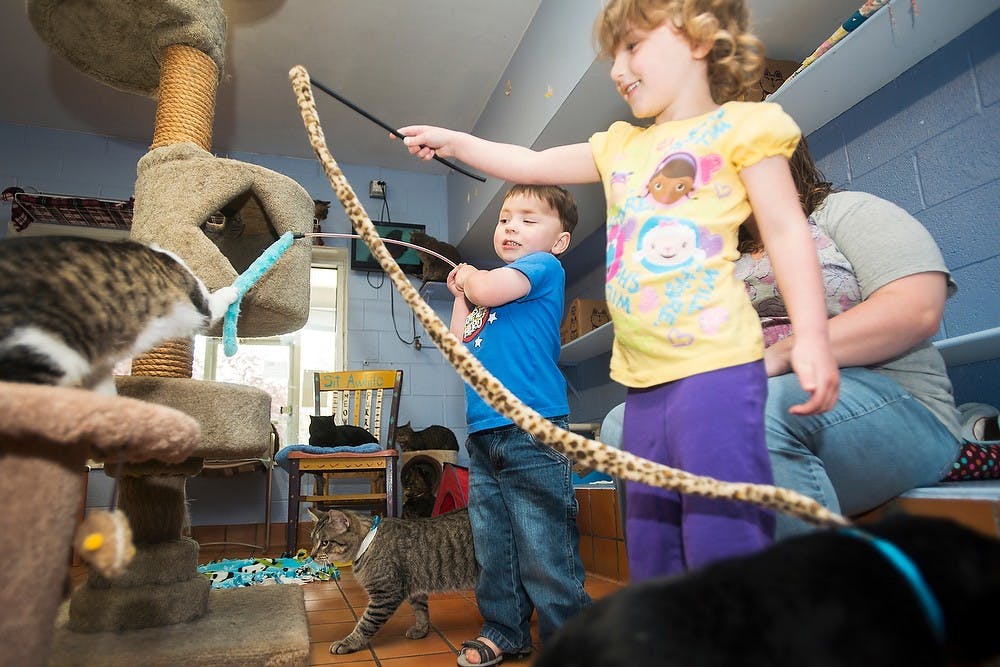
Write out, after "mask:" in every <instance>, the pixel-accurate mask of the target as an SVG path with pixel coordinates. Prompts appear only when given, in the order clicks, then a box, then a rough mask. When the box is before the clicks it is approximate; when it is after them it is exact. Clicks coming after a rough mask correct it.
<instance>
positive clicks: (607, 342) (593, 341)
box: [559, 322, 615, 366]
mask: <svg viewBox="0 0 1000 667" xmlns="http://www.w3.org/2000/svg"><path fill="white" fill-rule="evenodd" d="M614 340H615V328H614V325H613V324H612V323H611V322H608V323H607V324H602V325H601V326H599V327H597V328H596V329H594V330H593V331H588V332H587V333H585V334H584V335H582V336H580V337H579V338H577V339H576V340H571V341H570V342H568V343H566V344H565V345H563V346H562V352H561V353H560V354H559V365H560V366H575V365H577V364H578V363H580V362H582V361H586V360H587V359H590V358H592V357H596V356H597V355H599V354H603V353H604V352H610V351H611V344H612V343H613V342H614Z"/></svg>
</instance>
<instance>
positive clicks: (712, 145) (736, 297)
mask: <svg viewBox="0 0 1000 667" xmlns="http://www.w3.org/2000/svg"><path fill="white" fill-rule="evenodd" d="M799 137H800V133H799V128H798V126H796V125H795V121H793V120H792V119H791V117H789V116H788V115H787V114H786V113H785V112H784V111H782V110H781V107H779V106H778V105H777V104H769V103H766V102H765V103H760V102H728V103H726V104H724V105H722V106H721V107H720V108H719V109H717V110H715V111H713V112H710V113H707V114H704V115H701V116H696V117H694V118H687V119H684V120H679V121H673V122H668V123H662V124H659V125H654V126H653V127H650V128H640V127H635V126H634V125H631V124H629V123H626V122H618V123H615V124H614V125H612V126H611V127H610V128H609V129H608V130H607V131H606V132H598V133H597V134H595V135H594V136H592V137H591V138H590V145H591V148H592V149H593V152H594V161H595V163H596V164H597V168H598V170H599V171H600V173H601V179H602V181H603V182H604V194H605V197H606V199H607V202H608V223H607V224H608V227H607V233H608V245H607V277H606V284H605V293H606V296H607V301H608V310H609V312H610V313H611V317H612V320H613V321H614V323H615V342H614V347H613V350H612V355H611V377H612V378H613V379H614V380H616V381H617V382H620V383H622V384H623V385H625V386H627V387H651V386H654V385H658V384H662V383H664V382H670V381H671V380H677V379H679V378H683V377H687V376H689V375H693V374H695V373H702V372H705V371H710V370H715V369H718V368H726V367H728V366H735V365H737V364H743V363H748V362H751V361H755V360H757V359H760V358H761V357H762V356H763V354H764V345H763V341H762V338H761V329H760V322H759V320H758V318H757V314H756V312H755V311H754V309H753V307H752V306H751V304H750V300H749V299H748V298H747V296H746V292H745V290H744V287H743V283H742V282H741V281H739V280H737V279H736V278H735V277H734V275H733V267H734V263H735V261H736V260H737V259H738V258H739V253H738V252H737V250H736V245H737V232H738V229H739V226H740V224H741V223H742V222H743V221H744V220H746V218H747V216H748V215H750V203H749V202H748V201H747V193H746V189H745V188H744V187H743V182H742V181H741V180H740V175H739V173H740V170H741V169H743V168H744V167H749V166H751V165H753V164H755V163H757V162H759V161H760V160H762V159H764V158H766V157H770V156H774V155H784V156H785V157H789V156H791V154H792V151H794V150H795V146H796V145H797V144H798V141H799Z"/></svg>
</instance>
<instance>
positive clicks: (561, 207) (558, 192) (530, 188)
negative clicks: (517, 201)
mask: <svg viewBox="0 0 1000 667" xmlns="http://www.w3.org/2000/svg"><path fill="white" fill-rule="evenodd" d="M514 195H522V196H526V197H535V198H536V199H540V200H542V201H543V202H545V203H546V204H548V205H549V206H551V207H552V209H553V210H554V211H555V212H556V213H557V214H558V215H559V221H560V222H562V228H563V231H564V232H569V233H570V234H572V233H573V230H574V229H576V223H577V219H578V217H579V215H578V213H577V210H576V201H574V200H573V195H571V194H570V193H569V192H568V191H566V190H565V189H564V188H561V187H559V186H558V185H525V184H518V185H515V186H513V187H511V189H510V190H508V191H507V194H505V195H504V197H503V199H504V201H507V200H508V199H509V198H510V197H512V196H514Z"/></svg>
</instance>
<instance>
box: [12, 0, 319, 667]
mask: <svg viewBox="0 0 1000 667" xmlns="http://www.w3.org/2000/svg"><path fill="white" fill-rule="evenodd" d="M27 9H28V14H29V18H30V19H31V22H32V25H33V26H34V28H35V30H36V31H37V32H38V34H39V35H40V36H41V37H42V39H43V40H44V41H46V43H48V44H49V46H50V47H51V48H52V49H53V50H54V51H56V52H57V53H59V54H60V55H62V56H63V57H64V58H66V59H67V60H68V61H69V62H71V63H72V64H74V65H75V66H76V67H77V68H79V69H80V70H82V71H83V72H85V73H86V74H89V75H90V76H93V77H94V78H96V79H98V80H100V81H102V82H104V83H106V84H108V85H110V86H112V87H115V88H118V89H120V90H125V91H128V92H133V93H137V94H143V95H148V96H151V97H154V98H156V100H157V109H156V122H155V128H154V132H153V142H152V145H151V150H150V151H149V153H147V154H146V155H145V156H144V157H143V158H142V159H141V160H140V161H139V164H138V169H137V173H138V178H137V181H136V187H135V215H134V218H133V226H132V232H131V234H132V238H134V239H136V240H139V241H142V242H144V243H155V244H157V245H159V246H162V247H164V248H166V249H167V250H171V251H173V252H175V253H177V254H178V255H180V256H181V257H182V258H183V259H184V260H185V261H186V262H187V263H188V265H189V266H190V267H191V269H192V270H193V271H194V272H195V273H196V274H198V275H199V277H201V278H202V279H203V280H204V281H205V283H206V284H207V285H208V287H209V288H210V289H212V290H215V289H218V288H220V287H223V286H225V285H228V284H230V283H231V282H232V281H233V280H234V279H235V278H236V276H237V275H238V273H239V271H238V270H237V269H236V268H235V266H234V262H237V263H241V262H243V261H244V260H245V259H246V257H247V256H249V255H255V253H256V252H257V250H255V249H253V248H256V245H255V239H256V240H257V241H258V242H259V241H260V240H261V239H265V240H266V242H265V243H264V244H263V245H267V244H269V243H270V241H273V240H274V239H275V238H277V237H278V236H280V235H281V234H282V233H284V232H286V231H292V232H308V231H309V230H310V228H311V224H312V218H313V210H314V205H313V201H312V199H311V197H310V196H309V194H308V193H307V192H306V191H305V190H304V189H303V188H302V187H301V186H299V185H298V184H297V183H295V182H294V181H292V180H291V179H289V178H287V177H285V176H283V175H281V174H278V173H276V172H273V171H270V170H267V169H264V168H262V167H259V166H256V165H252V164H246V163H241V162H237V161H235V160H224V159H220V158H216V157H214V156H212V155H211V154H210V153H209V152H208V151H209V149H210V147H211V135H212V122H213V115H214V108H215V92H216V88H217V86H218V82H219V81H220V79H221V76H222V71H223V53H224V49H225V38H226V18H225V15H224V14H223V12H222V6H221V2H220V0H163V1H161V2H157V3H148V2H141V1H132V2H123V1H122V0H90V1H89V2H84V3H81V2H74V1H71V0H28V3H27ZM220 212H221V213H222V214H223V215H224V216H225V218H226V220H227V222H232V221H234V220H239V221H240V225H241V229H240V233H239V234H238V235H235V234H234V235H229V236H228V237H227V235H226V234H225V230H223V232H222V234H221V237H220V238H219V239H217V240H218V242H217V243H216V242H213V241H212V240H211V239H210V238H209V237H208V236H207V235H206V233H205V232H204V231H203V227H205V226H206V225H207V224H208V223H209V220H210V218H212V217H213V215H214V214H218V213H220ZM216 217H218V216H216ZM237 237H238V240H234V239H236V238H237ZM247 246H251V247H252V249H250V250H248V249H247ZM261 249H262V248H261ZM309 265H310V247H309V245H308V244H306V243H299V244H295V245H293V247H292V248H290V249H289V250H288V251H287V252H286V253H285V254H284V255H283V256H282V258H281V259H280V260H279V261H278V262H277V263H276V264H275V266H274V267H273V268H272V269H271V271H270V272H269V273H268V274H267V275H266V276H264V278H263V279H262V280H260V281H259V282H258V283H257V284H256V285H255V286H254V288H253V289H251V290H250V291H249V292H248V293H247V295H246V297H245V298H244V300H243V303H242V308H241V317H240V321H239V326H238V334H239V335H241V336H272V335H278V334H282V333H287V332H290V331H294V330H296V329H298V328H300V327H301V326H302V325H304V324H305V321H306V319H307V317H308V310H309ZM216 333H218V332H216ZM192 356H193V355H192V342H191V341H189V340H177V341H170V342H169V343H168V344H165V345H163V346H161V347H160V348H157V349H155V350H153V351H151V352H150V353H148V354H146V355H143V356H142V357H139V358H137V359H135V360H134V362H133V367H132V376H130V377H123V378H119V379H118V392H119V394H120V395H122V396H129V397H132V398H136V399H142V400H143V401H148V402H152V403H158V404H162V405H166V406H171V407H173V408H177V409H178V410H180V411H181V412H183V413H185V414H188V415H190V416H191V417H193V418H194V419H195V420H196V421H197V423H198V424H199V425H200V428H201V438H200V440H199V441H198V443H197V445H196V446H195V447H194V448H193V450H192V451H190V452H189V455H188V456H187V457H186V458H185V459H184V460H183V461H182V462H180V463H177V464H175V465H164V464H161V463H159V462H146V463H142V464H135V465H131V464H130V465H126V466H125V469H124V470H123V472H122V474H121V477H120V479H119V484H120V489H121V502H120V504H121V507H122V509H123V510H124V511H125V513H126V514H127V515H128V516H129V520H130V523H131V526H132V531H133V534H134V537H135V542H136V546H137V555H136V559H135V561H134V563H133V564H132V565H131V566H130V567H129V569H128V570H127V571H126V573H125V574H124V575H123V576H122V577H119V578H116V579H114V580H107V579H104V578H102V577H100V576H99V575H96V574H94V573H91V575H90V576H89V578H88V580H87V582H86V583H85V584H84V585H83V586H81V587H80V588H79V589H77V591H75V592H74V594H73V597H72V600H71V603H70V606H69V616H68V620H66V622H65V623H63V624H60V625H59V627H58V628H57V630H56V636H55V639H54V641H53V649H52V659H51V660H52V664H57V665H58V664H78V663H79V660H80V658H81V656H89V657H92V658H93V659H94V660H98V661H99V662H100V664H104V665H110V664H134V663H135V661H136V660H137V659H139V658H138V653H140V652H141V659H142V661H144V662H149V661H152V662H156V663H158V664H191V665H195V664H205V665H222V664H241V665H242V664H269V665H285V664H288V665H295V664H306V662H307V660H308V648H309V643H308V642H309V638H308V627H307V623H306V618H305V607H304V602H303V599H302V593H301V590H300V589H298V588H297V587H294V586H275V587H255V588H244V589H233V590H218V591H210V587H209V582H208V580H207V579H205V578H204V577H202V576H201V575H199V574H198V573H197V569H196V568H197V555H198V545H197V543H195V542H194V541H192V540H190V539H188V538H185V537H182V535H181V531H182V529H183V526H184V523H185V520H186V506H185V500H184V486H185V482H186V479H187V477H189V476H191V475H194V474H197V473H198V472H199V471H200V469H201V466H202V462H203V460H205V459H216V460H219V459H221V460H236V459H246V458H263V457H264V456H265V455H266V453H267V450H268V448H269V447H270V438H271V424H270V398H269V397H268V395H267V394H266V393H264V392H263V391H261V390H259V389H256V388H253V387H245V386H239V385H232V384H227V383H210V382H204V381H196V380H192V379H191V367H192ZM237 627H239V628H241V629H243V630H250V632H238V633H237V632H233V629H234V628H237ZM254 629H257V630H259V631H254ZM139 643H141V649H140V647H139V645H138V644H139ZM98 656H99V657H98Z"/></svg>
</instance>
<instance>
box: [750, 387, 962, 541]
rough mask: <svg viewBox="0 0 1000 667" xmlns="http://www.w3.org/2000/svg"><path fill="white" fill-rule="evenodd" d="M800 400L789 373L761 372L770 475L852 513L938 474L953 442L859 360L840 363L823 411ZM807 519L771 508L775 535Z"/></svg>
mask: <svg viewBox="0 0 1000 667" xmlns="http://www.w3.org/2000/svg"><path fill="white" fill-rule="evenodd" d="M805 400H806V395H805V392H803V391H802V388H801V387H800V386H799V381H798V378H797V377H796V376H795V375H794V374H791V373H789V374H788V375H779V376H777V377H772V378H770V379H769V380H768V387H767V404H766V408H765V416H764V424H765V428H766V429H767V448H768V451H769V453H770V456H771V467H772V469H773V471H774V483H775V484H776V485H777V486H784V487H787V488H790V489H793V490H795V491H798V492H799V493H802V494H804V495H807V496H809V497H811V498H814V499H815V500H817V501H819V502H820V503H822V504H823V505H824V506H826V507H828V508H829V509H831V510H833V511H835V512H840V513H842V514H845V515H847V516H853V515H856V514H860V513H862V512H866V511H868V510H871V509H874V508H875V507H878V506H879V505H881V504H882V503H884V502H886V501H888V500H890V499H892V498H893V497H895V496H897V495H899V494H900V493H903V492H904V491H907V490H909V489H912V488H914V487H917V486H925V485H927V484H933V483H935V482H938V481H940V480H941V478H942V477H944V476H945V474H947V472H948V470H949V469H950V468H951V464H952V463H953V462H954V461H955V457H956V456H957V455H958V450H959V443H958V441H957V440H956V439H955V437H954V436H953V435H952V434H951V433H950V432H949V431H948V429H946V428H945V427H944V425H943V424H941V422H940V421H938V419H937V418H936V417H935V416H934V415H933V414H931V412H930V410H928V409H927V408H925V407H924V406H923V405H922V404H921V403H920V401H918V400H917V399H915V398H913V397H912V396H910V395H909V394H908V393H907V392H906V391H905V390H904V389H903V388H902V387H901V386H900V385H899V384H898V383H897V382H895V381H894V380H892V379H890V378H888V377H886V376H884V375H881V374H879V373H876V372H874V371H871V370H868V369H866V368H842V369H840V398H839V400H838V401H837V404H836V405H835V406H834V408H833V409H832V410H830V411H829V412H824V413H822V414H818V415H810V416H806V417H801V416H797V415H791V414H788V408H789V407H791V406H793V405H796V404H798V403H802V402H803V401H805ZM810 528H811V526H810V525H809V524H807V523H805V522H804V521H801V520H799V519H794V518H791V517H789V516H787V515H784V514H779V515H778V523H777V531H776V537H777V538H778V539H781V538H783V537H788V536H790V535H794V534H797V533H802V532H805V531H807V530H809V529H810Z"/></svg>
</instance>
